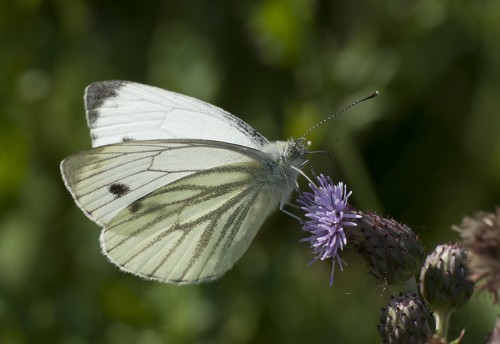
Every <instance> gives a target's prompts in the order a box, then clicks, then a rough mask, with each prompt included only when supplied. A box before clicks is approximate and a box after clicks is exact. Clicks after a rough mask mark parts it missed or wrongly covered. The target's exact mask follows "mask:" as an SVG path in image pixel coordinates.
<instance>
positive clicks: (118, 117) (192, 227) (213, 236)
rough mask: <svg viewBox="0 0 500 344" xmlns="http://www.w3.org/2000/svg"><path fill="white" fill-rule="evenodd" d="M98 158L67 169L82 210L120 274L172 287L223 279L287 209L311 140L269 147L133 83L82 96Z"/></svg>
mask: <svg viewBox="0 0 500 344" xmlns="http://www.w3.org/2000/svg"><path fill="white" fill-rule="evenodd" d="M85 107H86V113H87V122H88V125H89V127H90V132H91V136H92V147H94V148H93V149H91V150H88V151H85V152H81V153H77V154H74V155H72V156H70V157H68V158H66V159H65V160H63V161H62V162H61V173H62V176H63V180H64V183H65V184H66V187H67V188H68V190H69V192H70V193H71V195H72V196H73V198H74V199H75V202H76V204H77V205H78V206H79V207H80V208H81V209H82V210H83V212H84V213H85V214H86V215H87V216H88V217H89V218H90V219H91V220H92V221H94V222H96V223H97V224H99V225H100V226H101V227H102V232H101V237H100V243H101V248H102V251H103V253H104V254H105V255H106V256H107V257H108V258H109V259H110V260H111V261H112V262H113V263H114V264H116V265H117V266H118V267H119V268H120V269H122V270H124V271H127V272H130V273H133V274H135V275H138V276H141V277H144V278H148V279H154V280H158V281H161V282H167V283H198V282H204V281H210V280H213V279H216V278H218V277H220V276H221V275H222V274H224V273H225V272H226V271H228V270H229V269H230V268H231V267H232V266H233V265H234V263H235V262H236V261H237V260H238V259H239V258H240V257H241V256H242V254H243V253H244V252H245V251H246V250H247V248H248V246H249V245H250V242H251V241H252V240H253V238H254V237H255V234H256V233H257V230H258V229H259V227H260V226H261V225H262V223H263V222H264V219H265V218H266V217H267V216H268V215H269V214H270V213H271V212H272V211H273V210H275V209H276V208H278V207H280V208H282V207H283V206H284V205H285V203H286V202H287V201H288V199H289V197H290V194H291V192H292V191H293V190H294V189H295V188H296V185H297V184H296V180H297V176H298V174H299V172H300V170H299V169H300V167H301V166H302V165H303V164H304V162H305V161H306V154H307V149H306V145H305V142H304V139H303V138H301V139H298V140H296V141H288V142H284V141H275V142H269V141H268V140H267V139H266V138H265V137H264V136H262V135H261V134H260V133H258V132H257V131H256V130H255V129H254V128H252V127H251V126H250V125H248V124H247V123H245V122H244V121H242V120H241V119H239V118H237V117H235V116H233V115H231V114H229V113H228V112H226V111H224V110H222V109H220V108H218V107H216V106H213V105H210V104H207V103H205V102H203V101H201V100H198V99H195V98H191V97H188V96H184V95H181V94H177V93H174V92H169V91H165V90H162V89H159V88H156V87H152V86H146V85H141V84H137V83H132V82H127V81H104V82H97V83H94V84H91V85H90V86H88V87H87V89H86V91H85Z"/></svg>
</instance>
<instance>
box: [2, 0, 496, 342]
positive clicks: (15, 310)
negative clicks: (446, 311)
mask: <svg viewBox="0 0 500 344" xmlns="http://www.w3.org/2000/svg"><path fill="white" fill-rule="evenodd" d="M499 39H500V2H498V1H492V0H490V1H487V0H483V1H470V0H469V1H464V0H462V1H460V0H459V1H445V0H422V1H396V0H386V1H384V0H383V1H352V2H350V1H338V0H337V1H323V0H322V1H320V0H318V1H312V0H264V1H252V0H242V1H234V2H231V1H219V2H216V1H202V0H195V1H189V2H187V1H186V2H175V3H173V2H166V1H164V2H161V1H158V0H145V1H143V2H138V1H130V0H124V1H98V0H87V1H86V0H71V1H63V0H53V1H44V0H16V1H11V2H9V1H2V2H0V190H1V193H0V342H1V343H35V342H36V343H56V342H58V343H65V344H70V343H71V344H80V343H82V344H83V343H164V342H167V343H257V342H258V343H306V342H307V343H315V342H320V341H321V342H322V343H371V342H373V343H377V342H379V339H378V334H377V329H376V326H375V325H376V323H377V322H378V317H379V309H380V307H382V306H384V305H385V303H386V301H387V299H388V297H389V296H390V295H391V293H393V292H395V291H391V290H389V289H387V288H384V287H383V286H381V285H380V282H379V281H377V280H375V279H374V278H372V277H371V276H369V275H367V274H366V268H365V267H364V266H363V263H362V261H361V259H360V258H359V257H357V256H355V255H352V254H351V253H349V252H347V253H346V254H345V255H344V259H346V260H347V261H348V263H349V265H348V266H347V267H346V268H345V270H344V271H343V272H340V271H337V273H336V276H335V277H336V278H335V283H334V285H333V287H329V286H328V281H329V272H330V267H331V265H330V262H320V263H315V264H313V265H312V266H310V267H307V263H308V262H309V261H310V259H311V255H310V253H309V248H308V246H307V245H306V244H301V243H299V240H300V238H302V237H303V236H304V234H303V233H302V232H301V230H300V226H299V224H298V223H297V222H296V221H294V220H293V219H291V218H289V217H288V216H286V215H285V214H283V213H280V212H276V213H275V214H274V215H273V216H272V217H271V218H270V219H268V221H267V222H266V223H265V225H264V226H263V228H262V229H261V231H260V232H259V234H258V236H257V238H256V240H255V242H254V243H253V244H252V245H251V246H250V249H249V250H248V252H247V253H246V254H245V255H244V256H243V258H242V259H241V261H240V262H239V263H238V264H237V265H236V267H235V268H234V269H233V270H231V271H230V272H229V273H228V274H227V275H226V276H224V277H223V278H221V279H220V280H218V281H216V282H213V283H210V284H203V285H197V286H182V287H177V286H172V285H163V284H160V283H155V282H148V281H143V280H140V279H138V278H135V277H133V276H132V275H127V274H124V273H121V272H119V271H118V270H117V269H116V268H115V267H114V266H113V265H112V264H110V263H108V262H107V261H106V258H105V257H104V256H103V255H101V254H100V252H99V245H98V236H99V228H98V226H97V225H95V224H93V223H92V222H91V221H89V220H88V219H87V218H86V217H85V216H84V215H83V214H82V213H81V211H80V210H79V209H78V208H77V207H76V206H75V204H74V203H73V200H72V198H71V196H70V195H69V193H68V192H67V191H66V189H65V188H64V185H63V182H62V180H61V177H60V174H59V162H60V161H61V160H62V159H63V158H64V157H66V156H68V155H69V154H71V153H74V152H77V151H80V150H84V149H88V148H90V138H89V133H88V129H87V127H86V122H85V117H84V109H83V101H82V96H83V90H84V87H85V86H86V85H87V84H89V83H91V82H94V81H98V80H105V79H125V80H133V81H137V82H142V83H147V84H152V85H155V86H159V87H162V88H167V89H170V90H173V91H177V92H180V93H185V94H188V95H191V96H195V97H198V98H200V99H203V100H206V101H208V102H210V103H213V104H216V105H218V106H220V107H222V108H224V109H226V110H228V111H230V112H232V113H234V114H236V115H238V116H240V117H241V118H243V119H244V120H245V121H247V122H248V123H250V124H251V125H253V126H254V127H255V128H257V129H258V130H259V131H260V132H262V133H263V134H264V135H265V136H266V137H268V138H269V139H286V138H289V137H291V136H294V137H298V136H300V135H301V134H303V133H304V132H305V131H306V130H307V129H308V128H309V127H311V126H312V125H314V124H315V123H317V122H319V121H320V120H321V119H323V118H325V117H326V116H327V115H329V114H331V113H333V112H335V111H337V110H338V109H339V108H341V107H342V106H344V105H346V104H348V103H350V102H351V101H353V100H356V99H359V98H361V97H363V96H366V95H368V94H370V93H371V92H372V91H374V90H379V91H380V92H381V95H380V96H379V97H378V98H376V99H374V100H371V101H369V102H366V103H363V104H361V105H358V106H357V107H355V108H354V109H352V110H349V112H348V113H346V114H344V115H343V116H341V117H339V118H337V119H335V120H333V121H331V122H329V123H328V124H327V125H324V126H322V127H321V128H319V129H318V130H316V131H314V132H313V133H311V135H310V137H309V139H311V140H312V142H313V145H312V149H313V150H321V151H328V152H330V153H331V156H332V161H331V162H330V160H329V159H328V157H327V156H326V155H325V154H316V155H313V156H312V157H311V159H312V161H313V164H314V166H315V169H316V171H317V172H325V173H329V168H330V167H331V168H332V171H333V172H332V173H331V174H332V176H333V177H334V179H335V180H343V181H345V182H346V183H347V184H348V186H349V188H350V189H351V190H353V192H354V194H353V197H352V198H351V201H352V203H353V204H355V205H356V206H358V207H359V208H360V209H364V210H368V209H372V210H376V211H378V212H380V213H381V214H384V215H390V216H392V217H394V218H396V219H399V220H400V221H402V222H404V223H406V224H408V225H409V226H410V227H412V228H413V229H414V231H415V232H417V233H418V234H419V235H420V236H421V238H422V240H423V242H424V243H425V246H426V250H427V251H430V250H432V249H433V247H434V246H435V245H436V244H438V243H442V242H446V241H450V240H455V239H456V238H457V236H456V234H455V233H454V232H452V231H451V230H450V226H451V225H452V224H458V223H460V220H461V218H462V216H464V215H466V214H473V213H474V212H475V211H477V210H486V211H489V210H492V209H493V207H494V206H495V205H497V204H498V201H499V199H500V44H499ZM490 303H491V299H490V298H489V297H485V296H481V295H479V296H478V295H476V296H474V297H473V299H472V300H471V302H470V303H469V304H468V305H467V306H466V307H465V308H464V309H462V310H460V311H459V312H457V313H456V314H455V315H454V316H453V317H452V323H451V329H450V332H451V337H454V336H457V335H458V333H459V332H460V330H461V329H462V328H464V327H465V328H466V335H465V339H464V341H463V343H478V342H480V341H481V340H482V339H483V338H484V336H485V335H486V334H487V332H488V331H489V329H490V328H491V327H493V324H494V321H495V316H496V313H498V311H499V309H498V307H496V308H495V307H493V306H491V305H490Z"/></svg>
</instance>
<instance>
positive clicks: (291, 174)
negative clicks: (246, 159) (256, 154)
mask: <svg viewBox="0 0 500 344" xmlns="http://www.w3.org/2000/svg"><path fill="white" fill-rule="evenodd" d="M262 151H263V152H264V153H267V154H269V157H270V160H269V162H268V167H269V168H270V169H271V170H272V171H270V173H269V176H272V180H270V182H271V183H272V185H273V186H274V188H275V189H276V190H277V191H278V192H280V193H281V201H280V207H282V206H283V205H284V204H285V203H286V202H288V199H289V198H290V194H291V193H292V191H293V190H294V189H296V188H297V177H298V175H299V169H300V168H301V166H302V165H303V163H304V162H305V161H306V154H307V148H306V146H305V144H304V142H303V141H302V140H297V141H295V140H289V141H274V142H269V143H268V144H266V145H264V147H262Z"/></svg>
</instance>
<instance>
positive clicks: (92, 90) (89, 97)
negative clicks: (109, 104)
mask: <svg viewBox="0 0 500 344" xmlns="http://www.w3.org/2000/svg"><path fill="white" fill-rule="evenodd" d="M125 83H126V82H125V81H119V80H108V81H101V82H95V83H93V84H90V85H89V86H87V88H86V89H85V109H86V110H87V119H88V122H89V124H90V125H91V124H92V123H94V122H95V121H96V120H97V118H98V117H99V108H100V107H101V106H102V104H103V103H104V102H105V101H106V99H108V98H113V97H116V96H117V95H118V93H117V91H118V90H119V89H120V87H122V86H123V85H124V84H125Z"/></svg>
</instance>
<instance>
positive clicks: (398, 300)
mask: <svg viewBox="0 0 500 344" xmlns="http://www.w3.org/2000/svg"><path fill="white" fill-rule="evenodd" d="M378 331H379V334H380V337H381V338H382V341H383V342H384V343H385V344H399V343H401V344H403V343H404V344H419V343H425V342H426V341H427V340H428V339H430V338H431V337H432V335H433V334H434V332H435V331H436V321H435V319H434V316H433V315H432V312H431V310H430V308H429V306H427V304H426V303H425V301H423V300H422V299H420V298H419V297H418V296H417V295H411V294H404V295H403V294H402V295H400V296H398V297H395V298H392V299H391V300H390V301H389V305H388V306H387V307H385V308H382V312H381V313H380V322H379V325H378Z"/></svg>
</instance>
